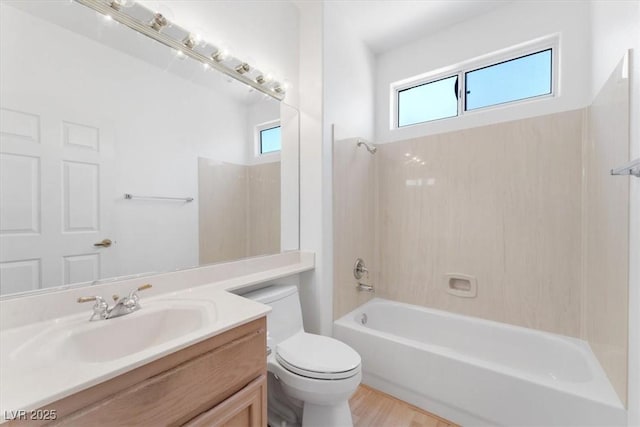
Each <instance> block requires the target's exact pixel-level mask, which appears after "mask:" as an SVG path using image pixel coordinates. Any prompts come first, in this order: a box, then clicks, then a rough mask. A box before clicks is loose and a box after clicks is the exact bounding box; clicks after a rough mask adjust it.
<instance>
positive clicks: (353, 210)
mask: <svg viewBox="0 0 640 427" xmlns="http://www.w3.org/2000/svg"><path fill="white" fill-rule="evenodd" d="M374 159H375V157H374V156H372V155H371V154H369V152H367V150H365V149H364V147H359V148H358V147H357V146H356V140H355V139H345V140H340V141H336V142H334V145H333V195H334V200H333V209H334V211H333V212H334V213H333V241H334V269H333V272H334V277H333V282H334V294H333V315H334V318H338V317H340V316H342V315H344V314H346V313H348V312H349V311H351V310H353V309H354V308H355V307H357V306H359V305H361V304H364V303H365V302H366V301H367V300H368V299H370V298H372V297H373V295H372V294H369V293H366V292H358V291H357V290H356V286H357V285H358V281H357V280H356V279H355V277H354V276H353V267H354V263H355V260H356V258H362V259H363V260H364V261H365V263H366V265H367V267H369V269H370V270H371V273H370V275H369V278H363V280H362V282H363V283H366V284H375V283H374V280H373V278H374V277H375V275H376V274H377V271H378V266H377V265H376V263H375V258H376V251H375V246H376V245H375V233H374V232H375V217H376V204H375V196H376V175H375V165H374Z"/></svg>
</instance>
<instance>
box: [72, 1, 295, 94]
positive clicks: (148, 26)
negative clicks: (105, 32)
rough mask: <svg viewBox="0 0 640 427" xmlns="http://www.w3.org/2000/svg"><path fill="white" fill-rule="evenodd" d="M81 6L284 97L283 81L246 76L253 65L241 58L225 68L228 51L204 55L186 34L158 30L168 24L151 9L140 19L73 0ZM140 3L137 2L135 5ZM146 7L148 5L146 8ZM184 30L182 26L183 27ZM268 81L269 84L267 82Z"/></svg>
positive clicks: (108, 7)
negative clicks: (144, 19) (174, 35)
mask: <svg viewBox="0 0 640 427" xmlns="http://www.w3.org/2000/svg"><path fill="white" fill-rule="evenodd" d="M75 1H76V2H77V3H80V4H81V5H83V6H86V7H89V8H91V9H93V10H95V11H96V12H99V13H102V14H103V15H105V16H109V17H111V18H112V19H113V20H114V21H117V22H119V23H121V24H123V25H125V26H127V27H129V28H131V29H133V30H135V31H137V32H139V33H141V34H144V35H145V36H147V37H149V38H151V39H153V40H156V41H158V42H160V43H162V44H163V45H165V46H168V47H170V48H171V49H174V50H176V51H177V52H179V53H181V54H183V55H185V56H188V57H190V58H192V59H195V60H196V61H200V62H201V63H202V64H204V66H205V68H206V67H210V68H213V69H215V70H218V71H220V72H221V73H223V74H225V75H227V76H229V77H231V78H233V79H235V80H238V81H240V82H242V83H244V84H246V85H247V86H250V87H252V88H254V89H256V90H258V91H260V92H262V93H264V94H266V95H269V96H270V97H272V98H275V99H277V100H278V101H282V100H283V99H284V97H285V90H284V85H282V84H281V83H279V82H276V81H274V82H269V81H267V80H266V79H265V78H264V77H262V75H260V76H258V77H257V78H256V79H255V80H254V79H252V78H250V77H249V76H248V75H247V74H248V71H249V70H252V69H254V67H251V66H250V65H248V64H247V63H245V62H244V61H240V60H238V59H237V58H235V59H236V62H237V61H240V63H241V64H242V66H238V67H235V68H229V67H227V66H226V65H224V62H226V61H229V60H231V59H234V58H232V57H230V56H228V55H225V54H224V53H223V52H222V51H221V50H220V49H218V50H217V51H216V52H215V53H214V54H213V55H212V56H211V57H210V56H207V55H204V54H202V53H200V52H198V51H197V50H195V49H194V47H195V43H194V42H193V39H192V38H191V37H190V36H187V37H186V38H183V39H182V40H176V39H174V38H172V37H170V36H168V35H167V34H165V33H163V32H162V29H163V28H164V27H165V26H167V25H168V24H169V22H168V21H167V20H166V18H165V17H164V16H162V15H161V14H159V13H154V12H152V11H151V10H149V16H150V21H149V22H141V21H139V20H137V19H135V18H133V17H131V16H129V15H128V14H126V13H124V12H123V9H124V8H121V7H118V8H116V7H113V6H112V4H113V3H105V2H104V1H101V0H75ZM115 3H116V4H117V2H115ZM138 6H139V7H140V5H138ZM147 10H148V9H147ZM185 31H186V30H185ZM270 83H271V84H270Z"/></svg>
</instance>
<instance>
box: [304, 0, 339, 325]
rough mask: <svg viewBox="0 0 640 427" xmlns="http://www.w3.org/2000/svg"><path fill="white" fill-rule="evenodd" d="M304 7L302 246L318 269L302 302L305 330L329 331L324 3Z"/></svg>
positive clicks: (309, 276) (310, 276) (306, 278)
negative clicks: (324, 104) (325, 197)
mask: <svg viewBox="0 0 640 427" xmlns="http://www.w3.org/2000/svg"><path fill="white" fill-rule="evenodd" d="M296 5H297V6H298V8H299V11H300V36H299V43H300V44H299V49H300V63H299V64H300V68H299V78H300V83H299V85H300V90H299V96H300V98H299V103H298V105H297V106H298V108H299V110H300V249H302V250H305V251H312V252H315V255H316V257H315V269H314V270H313V271H310V272H307V273H303V274H301V275H300V301H301V303H302V313H303V318H304V326H305V329H306V330H307V331H309V332H314V333H320V334H323V335H330V334H331V321H332V319H331V270H330V261H331V254H330V253H328V252H327V249H326V245H327V241H328V240H327V236H328V235H329V234H330V233H331V230H327V229H326V224H325V222H324V221H326V218H327V217H329V216H330V215H331V211H330V210H329V211H326V206H325V204H324V199H323V195H324V194H325V191H326V190H325V185H326V183H325V182H324V179H325V178H326V165H325V163H324V155H325V152H324V150H323V135H322V131H323V130H322V129H323V128H322V124H323V116H322V114H323V111H322V87H323V67H322V62H323V58H322V54H323V51H322V30H323V6H322V3H320V2H306V1H299V2H296Z"/></svg>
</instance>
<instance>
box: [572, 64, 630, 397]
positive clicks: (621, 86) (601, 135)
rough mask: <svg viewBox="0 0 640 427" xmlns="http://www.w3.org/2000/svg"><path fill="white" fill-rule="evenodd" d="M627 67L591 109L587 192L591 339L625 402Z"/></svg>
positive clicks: (588, 323) (587, 322) (617, 72)
mask: <svg viewBox="0 0 640 427" xmlns="http://www.w3.org/2000/svg"><path fill="white" fill-rule="evenodd" d="M622 67H623V65H622V63H621V64H619V66H618V68H617V69H616V70H615V71H614V73H613V74H612V75H611V77H610V78H609V80H608V81H607V83H606V84H605V85H604V87H603V88H602V90H601V92H600V93H599V94H598V96H597V97H596V98H595V100H594V102H593V104H592V105H591V107H590V108H589V109H588V127H587V129H588V138H585V147H584V162H585V181H584V186H585V191H584V210H583V213H584V224H583V227H584V230H585V232H584V235H585V236H586V238H585V242H584V255H585V257H584V285H585V304H584V310H585V313H584V321H585V329H586V338H587V340H588V341H589V344H590V345H591V348H592V349H593V351H594V353H595V354H596V356H597V357H598V359H599V361H600V364H601V365H602V366H603V367H604V369H605V371H606V372H607V375H608V376H609V379H610V380H611V383H612V384H613V386H614V388H615V390H616V392H617V393H618V395H619V396H620V398H621V399H622V400H623V401H626V394H627V335H628V319H627V316H628V271H629V259H628V250H629V240H628V239H629V179H630V178H629V177H622V176H611V175H610V174H609V170H610V169H611V168H613V167H616V166H618V165H621V164H624V163H626V162H627V161H628V160H629V79H628V78H622V76H623V74H622Z"/></svg>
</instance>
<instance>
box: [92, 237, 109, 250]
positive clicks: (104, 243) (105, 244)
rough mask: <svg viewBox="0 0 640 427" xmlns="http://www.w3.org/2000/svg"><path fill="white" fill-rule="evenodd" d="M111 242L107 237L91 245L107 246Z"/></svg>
mask: <svg viewBox="0 0 640 427" xmlns="http://www.w3.org/2000/svg"><path fill="white" fill-rule="evenodd" d="M112 243H113V242H112V241H111V240H109V239H104V240H103V241H102V242H98V243H94V244H93V246H100V247H102V248H108V247H109V246H111V244H112Z"/></svg>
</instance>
